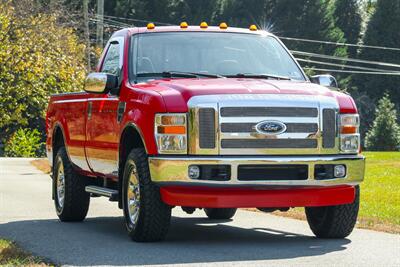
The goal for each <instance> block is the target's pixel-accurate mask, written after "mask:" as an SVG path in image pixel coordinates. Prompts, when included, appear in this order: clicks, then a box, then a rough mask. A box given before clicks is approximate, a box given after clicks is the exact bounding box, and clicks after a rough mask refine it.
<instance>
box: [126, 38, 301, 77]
mask: <svg viewBox="0 0 400 267" xmlns="http://www.w3.org/2000/svg"><path fill="white" fill-rule="evenodd" d="M133 38H135V39H134V42H131V52H132V53H131V55H133V56H132V57H131V60H133V59H136V60H133V62H131V64H130V65H131V68H130V69H131V74H133V76H134V77H137V78H138V79H140V77H142V79H143V78H145V79H149V77H151V78H157V76H159V75H160V74H162V73H166V72H167V73H171V72H185V73H187V72H190V73H199V74H200V73H203V74H212V75H222V76H235V75H238V74H241V75H242V76H243V74H244V75H246V74H251V75H271V76H280V77H288V78H290V79H294V80H304V76H303V74H302V72H301V70H300V69H299V67H298V66H297V64H296V63H295V62H294V60H293V59H292V58H291V57H290V55H289V54H288V52H287V51H286V50H285V49H284V47H283V46H282V45H281V44H280V43H279V41H278V40H277V39H275V38H274V37H272V36H263V35H255V34H242V33H214V32H204V33H203V32H184V33H183V32H168V33H151V34H140V35H138V36H137V37H135V36H134V37H133ZM216 77H217V76H216Z"/></svg>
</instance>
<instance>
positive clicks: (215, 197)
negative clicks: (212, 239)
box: [160, 186, 355, 208]
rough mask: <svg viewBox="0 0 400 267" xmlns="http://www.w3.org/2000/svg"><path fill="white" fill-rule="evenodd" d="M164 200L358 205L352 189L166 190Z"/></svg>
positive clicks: (206, 204)
mask: <svg viewBox="0 0 400 267" xmlns="http://www.w3.org/2000/svg"><path fill="white" fill-rule="evenodd" d="M160 191H161V198H162V200H163V201H164V202H165V203H166V204H168V205H171V206H185V207H196V208H254V207H259V208H263V207H273V208H284V207H318V206H331V205H341V204H349V203H352V202H353V201H354V197H355V189H354V187H352V186H341V187H319V188H296V189H269V190H267V189H266V190H255V189H247V188H239V189H228V188H201V187H199V188H196V187H183V186H181V187H178V186H175V187H162V188H161V189H160Z"/></svg>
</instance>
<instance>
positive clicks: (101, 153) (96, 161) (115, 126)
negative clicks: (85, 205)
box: [85, 37, 124, 177]
mask: <svg viewBox="0 0 400 267" xmlns="http://www.w3.org/2000/svg"><path fill="white" fill-rule="evenodd" d="M123 47H124V39H123V38H122V37H119V38H113V39H111V40H110V41H109V43H108V44H107V46H106V51H107V52H106V54H105V57H104V60H103V64H102V66H101V69H100V72H104V73H109V74H114V75H117V76H119V79H118V80H119V81H121V79H122V78H123V77H122V74H121V73H122V71H121V70H122V62H123V61H122V59H123ZM122 105H123V103H120V101H119V96H118V92H109V93H107V94H92V95H91V97H89V99H88V110H87V124H86V146H85V149H86V157H87V159H88V163H89V166H90V168H91V169H92V171H93V172H94V173H96V174H97V175H100V176H106V177H117V176H118V143H119V118H120V117H121V116H118V112H121V106H122ZM123 106H124V105H123Z"/></svg>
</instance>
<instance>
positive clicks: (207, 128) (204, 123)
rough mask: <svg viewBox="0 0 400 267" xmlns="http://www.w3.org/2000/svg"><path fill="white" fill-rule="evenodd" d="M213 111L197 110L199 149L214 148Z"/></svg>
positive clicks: (208, 109)
mask: <svg viewBox="0 0 400 267" xmlns="http://www.w3.org/2000/svg"><path fill="white" fill-rule="evenodd" d="M215 135H216V132H215V110H214V109H213V108H202V109H200V110H199V147H200V148H209V149H212V148H215V141H216V136H215Z"/></svg>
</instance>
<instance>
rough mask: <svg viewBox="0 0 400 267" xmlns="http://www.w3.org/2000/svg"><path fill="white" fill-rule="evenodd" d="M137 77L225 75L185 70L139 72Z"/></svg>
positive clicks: (218, 76) (220, 76)
mask: <svg viewBox="0 0 400 267" xmlns="http://www.w3.org/2000/svg"><path fill="white" fill-rule="evenodd" d="M137 77H163V78H173V77H181V78H198V77H206V78H224V76H222V75H218V74H210V73H201V72H185V71H163V72H145V73H138V74H137Z"/></svg>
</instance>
